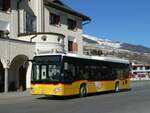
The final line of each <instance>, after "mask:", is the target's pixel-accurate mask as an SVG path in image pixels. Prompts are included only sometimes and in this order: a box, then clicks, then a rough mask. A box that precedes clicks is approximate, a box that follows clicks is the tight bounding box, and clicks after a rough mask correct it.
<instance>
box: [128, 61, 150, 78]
mask: <svg viewBox="0 0 150 113" xmlns="http://www.w3.org/2000/svg"><path fill="white" fill-rule="evenodd" d="M130 79H131V80H150V64H134V63H132V76H131V77H130Z"/></svg>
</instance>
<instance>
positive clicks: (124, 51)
mask: <svg viewBox="0 0 150 113" xmlns="http://www.w3.org/2000/svg"><path fill="white" fill-rule="evenodd" d="M85 39H86V40H85ZM83 40H84V45H85V46H87V45H93V46H94V47H95V48H98V49H102V50H103V51H105V53H107V54H108V55H114V56H117V57H121V58H128V59H130V60H133V61H138V62H144V63H150V60H149V59H150V48H148V47H144V46H142V45H133V44H129V43H122V42H115V41H111V40H109V39H102V38H98V37H94V36H91V35H83ZM92 41H93V42H92ZM91 42H92V43H91ZM93 46H91V47H93Z"/></svg>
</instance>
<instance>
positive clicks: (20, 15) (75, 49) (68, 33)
mask: <svg viewBox="0 0 150 113" xmlns="http://www.w3.org/2000/svg"><path fill="white" fill-rule="evenodd" d="M90 20H91V19H90V18H89V17H87V16H85V15H83V14H81V13H79V12H76V11H75V10H73V9H72V8H70V7H69V6H67V5H66V4H64V3H62V2H61V1H59V0H0V46H1V47H0V52H1V54H0V92H8V91H17V90H19V91H23V90H26V89H28V88H30V78H31V66H32V63H31V62H28V61H30V60H31V59H32V58H33V56H34V55H38V54H48V53H61V52H63V53H64V52H67V53H68V52H69V53H76V54H79V55H82V54H83V48H82V32H83V29H82V27H83V22H89V21H90Z"/></svg>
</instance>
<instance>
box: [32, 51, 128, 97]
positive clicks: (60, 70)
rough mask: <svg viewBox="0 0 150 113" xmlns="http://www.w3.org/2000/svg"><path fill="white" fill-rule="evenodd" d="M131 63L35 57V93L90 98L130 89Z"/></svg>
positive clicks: (68, 57) (33, 85)
mask: <svg viewBox="0 0 150 113" xmlns="http://www.w3.org/2000/svg"><path fill="white" fill-rule="evenodd" d="M129 75H130V66H129V61H128V60H123V59H119V58H111V57H98V56H86V57H79V56H78V55H71V54H70V55H69V54H55V55H44V56H35V57H34V58H33V66H32V80H31V94H33V95H53V96H70V95H80V96H81V97H84V96H86V95H87V94H88V93H95V92H103V91H115V92H118V91H119V90H122V89H130V81H129Z"/></svg>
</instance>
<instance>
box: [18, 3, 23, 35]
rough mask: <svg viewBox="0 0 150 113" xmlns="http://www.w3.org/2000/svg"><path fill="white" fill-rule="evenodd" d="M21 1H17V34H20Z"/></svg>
mask: <svg viewBox="0 0 150 113" xmlns="http://www.w3.org/2000/svg"><path fill="white" fill-rule="evenodd" d="M21 2H22V0H19V1H18V2H17V10H18V34H20V11H19V9H20V3H21Z"/></svg>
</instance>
